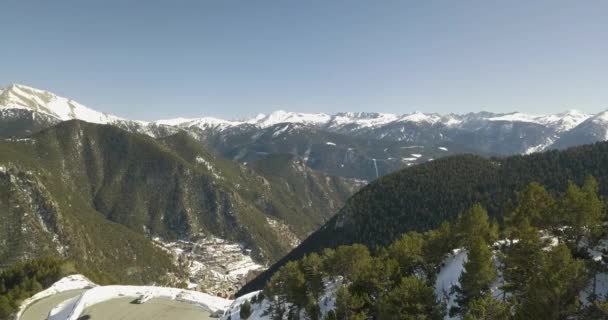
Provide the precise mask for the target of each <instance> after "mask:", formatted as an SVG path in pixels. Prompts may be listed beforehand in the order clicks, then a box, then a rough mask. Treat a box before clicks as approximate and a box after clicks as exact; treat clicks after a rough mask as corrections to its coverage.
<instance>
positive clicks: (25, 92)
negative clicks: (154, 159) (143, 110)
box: [0, 84, 177, 137]
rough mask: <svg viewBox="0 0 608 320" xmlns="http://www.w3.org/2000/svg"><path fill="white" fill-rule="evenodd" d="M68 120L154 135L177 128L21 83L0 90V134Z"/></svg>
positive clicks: (173, 130)
mask: <svg viewBox="0 0 608 320" xmlns="http://www.w3.org/2000/svg"><path fill="white" fill-rule="evenodd" d="M68 120H82V121H86V122H91V123H97V124H109V125H114V126H117V127H120V128H122V129H125V130H128V131H131V132H137V133H143V134H147V135H150V136H153V137H161V136H166V135H169V134H172V133H175V132H177V130H176V128H174V127H172V126H164V125H161V124H156V123H149V122H145V121H134V120H127V119H123V118H120V117H117V116H115V115H111V114H107V113H103V112H99V111H96V110H93V109H90V108H88V107H86V106H84V105H82V104H80V103H78V102H76V101H74V100H72V99H69V98H64V97H61V96H58V95H56V94H54V93H52V92H49V91H44V90H40V89H35V88H32V87H28V86H25V85H21V84H11V85H9V86H8V87H6V88H5V89H2V90H0V136H13V135H15V136H20V135H27V134H31V133H34V132H36V131H40V130H42V129H44V128H47V127H49V126H52V125H55V124H58V123H60V122H63V121H68Z"/></svg>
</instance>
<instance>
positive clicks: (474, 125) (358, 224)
mask: <svg viewBox="0 0 608 320" xmlns="http://www.w3.org/2000/svg"><path fill="white" fill-rule="evenodd" d="M606 114H607V113H599V114H596V115H588V114H585V113H583V112H580V111H567V112H563V113H558V114H553V115H546V116H533V115H527V114H523V113H510V114H496V113H489V112H478V113H469V114H463V115H458V114H448V115H438V114H426V113H420V112H415V113H410V114H405V115H393V114H383V113H337V114H334V115H328V114H323V113H319V114H307V113H294V112H285V111H276V112H273V113H271V114H269V115H258V116H256V117H253V118H251V119H244V120H222V119H217V118H209V117H205V118H197V119H181V118H180V119H170V120H158V121H150V122H146V121H135V120H129V119H123V118H120V117H117V116H114V115H109V114H105V113H102V112H98V111H95V110H93V109H90V108H88V107H86V106H84V105H82V104H80V103H78V102H75V101H73V100H71V99H68V98H63V97H59V96H57V95H55V94H53V93H50V92H47V91H43V90H38V89H34V88H31V87H27V86H23V85H10V86H8V87H6V88H5V89H2V90H0V137H1V138H2V139H1V141H0V151H1V152H0V222H2V223H1V225H0V228H1V231H2V232H0V243H2V244H3V245H2V246H0V261H3V263H6V264H8V263H11V262H14V261H20V260H24V259H29V258H32V257H39V256H45V255H49V254H51V255H61V256H64V257H67V258H70V259H74V260H75V261H76V263H77V264H78V265H79V266H80V267H81V269H85V270H86V269H89V270H91V271H92V272H99V273H105V274H108V275H109V276H110V277H114V278H115V279H117V280H120V281H125V282H139V283H145V282H149V281H152V280H154V281H157V280H158V279H161V278H164V277H166V276H167V275H171V277H172V278H174V280H175V278H178V279H183V278H184V277H185V276H187V274H188V271H187V270H184V269H183V265H182V264H181V262H179V261H178V262H176V261H175V257H173V256H172V255H171V254H170V252H169V253H168V252H167V250H165V249H166V248H163V247H162V246H161V247H159V244H162V243H163V242H171V241H181V240H187V241H190V240H193V239H200V238H201V237H213V239H216V238H217V239H220V240H218V241H227V243H234V244H238V246H237V247H240V248H243V252H244V253H247V254H250V255H251V256H252V257H253V259H254V260H255V261H256V262H257V263H259V264H261V265H269V264H272V263H274V262H277V261H279V260H280V261H279V263H278V264H277V265H276V266H280V265H281V264H282V263H284V262H285V261H288V260H290V259H294V258H298V257H300V256H301V255H303V254H305V253H308V252H312V251H317V250H319V249H321V248H324V247H328V246H335V245H338V244H350V243H354V242H361V243H364V244H366V245H368V246H369V247H374V246H376V245H386V244H387V243H390V242H391V241H393V240H394V239H395V237H396V236H397V235H399V234H400V233H402V232H404V231H408V230H428V229H430V228H433V227H436V226H437V225H438V223H439V222H441V221H442V220H449V219H451V218H453V216H452V215H453V214H455V212H457V211H458V210H461V209H462V206H465V205H470V204H471V203H472V202H474V201H480V202H484V204H486V205H488V206H489V208H488V209H489V211H490V213H491V215H492V216H494V217H500V212H499V211H498V209H496V208H493V207H492V206H491V203H490V202H489V201H487V199H489V198H488V197H498V198H500V199H501V201H502V200H504V201H506V200H508V199H510V198H511V197H512V190H516V189H517V188H516V187H518V188H519V187H521V186H522V184H523V183H527V182H529V181H531V180H541V181H542V182H544V183H545V184H547V185H548V186H549V187H551V186H554V185H557V184H555V183H552V182H555V181H553V180H551V179H560V182H563V181H561V180H563V179H566V178H572V179H577V180H580V179H582V178H581V176H580V175H582V174H593V175H595V176H599V177H600V178H602V177H604V175H605V174H604V171H603V169H602V167H601V165H600V164H598V163H596V160H597V159H600V158H601V157H600V156H599V155H598V154H597V152H599V151H598V150H600V151H602V152H603V150H604V149H602V148H601V147H598V146H595V147H592V148H594V149H592V150H593V152H592V156H593V157H591V156H589V157H587V156H580V154H581V153H585V152H587V151H586V150H588V149H586V148H588V147H581V148H575V149H571V150H568V151H567V152H557V151H555V150H556V149H565V148H568V147H571V146H574V145H579V144H587V143H593V142H597V141H603V140H606V139H607V138H608V136H607V134H606V133H607V132H608V116H607V115H606ZM539 151H545V152H543V153H537V152H539ZM463 153H466V154H469V155H466V156H462V155H459V156H455V155H457V154H463ZM531 153H534V154H533V155H529V156H525V157H522V156H521V155H523V154H531ZM470 154H473V155H470ZM505 155H515V156H513V157H509V158H506V159H503V158H491V159H487V158H488V157H495V156H500V157H502V156H505ZM579 156H580V157H579ZM444 158H445V159H444ZM591 158H593V159H594V160H593V161H591V160H589V159H591ZM535 161H536V162H538V164H537V165H536V166H535V164H534V162H535ZM560 161H561V162H560ZM589 161H591V163H588V162H589ZM562 162H563V163H562ZM404 168H405V170H401V169H404ZM530 168H535V170H536V171H534V172H532V171H530V170H531V169H530ZM524 169H525V170H524ZM552 170H561V171H563V172H565V174H564V175H562V176H560V177H559V178H555V177H554V175H552V174H551V172H552ZM391 173H392V174H391ZM498 181H502V182H500V183H499V182H498ZM366 184H369V185H368V186H367V187H364V186H365V185H366ZM562 185H563V183H562ZM362 187H364V188H363V189H362V190H361V191H358V190H360V189H361V188H362ZM509 190H511V191H509ZM438 194H441V196H438ZM352 195H354V196H353V197H351V196H352ZM349 197H350V199H349ZM347 199H349V200H348V201H347ZM379 199H381V200H379ZM485 202H488V203H485ZM336 212H337V213H338V214H337V215H336V216H334V214H336ZM387 226H388V227H387ZM309 236H310V237H309ZM153 239H154V241H151V240H153ZM193 241H194V242H192V243H197V242H196V241H197V240H193ZM213 241H215V240H213ZM301 241H303V242H302V243H301V244H300V245H299V246H298V247H297V248H296V249H295V251H291V253H290V254H289V255H288V256H287V257H286V258H284V257H285V255H287V254H288V253H289V252H290V250H292V249H293V248H294V246H296V245H298V244H299V243H300V242H301ZM125 244H126V245H125ZM123 247H124V249H122V248H123ZM117 248H121V249H120V250H119V249H117ZM190 256H194V254H191V255H190ZM281 259H282V260H281ZM236 260H238V259H236ZM276 266H275V267H274V268H273V269H271V270H270V271H269V272H267V273H265V274H263V275H262V276H261V277H260V278H258V280H256V281H254V282H252V284H251V285H249V286H248V287H246V288H245V289H243V290H244V291H246V290H249V289H251V288H253V287H259V286H260V285H261V283H263V282H264V281H265V279H267V277H268V275H270V274H271V273H272V270H275V269H276ZM124 270H128V272H124Z"/></svg>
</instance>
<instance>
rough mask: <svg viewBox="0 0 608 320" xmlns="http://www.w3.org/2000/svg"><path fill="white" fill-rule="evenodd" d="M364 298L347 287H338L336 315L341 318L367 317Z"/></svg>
mask: <svg viewBox="0 0 608 320" xmlns="http://www.w3.org/2000/svg"><path fill="white" fill-rule="evenodd" d="M364 305H365V302H364V300H363V299H362V298H361V297H359V296H357V295H355V294H352V293H351V292H350V291H349V290H348V289H347V288H346V287H344V286H343V287H341V288H340V289H338V292H337V294H336V317H337V318H338V319H340V320H351V319H365V317H366V315H367V314H366V313H365V311H364V308H363V307H364Z"/></svg>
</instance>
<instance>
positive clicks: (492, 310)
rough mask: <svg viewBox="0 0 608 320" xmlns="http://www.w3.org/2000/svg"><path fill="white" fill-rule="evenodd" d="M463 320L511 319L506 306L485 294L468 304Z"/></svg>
mask: <svg viewBox="0 0 608 320" xmlns="http://www.w3.org/2000/svg"><path fill="white" fill-rule="evenodd" d="M463 319H464V320H509V319H511V311H510V308H509V305H508V304H506V303H504V302H502V301H499V300H497V299H495V298H494V297H492V295H491V294H486V295H484V296H483V297H481V298H478V299H475V300H473V301H471V302H470V303H469V306H468V311H467V313H466V314H465V315H464V317H463Z"/></svg>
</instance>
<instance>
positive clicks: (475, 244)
mask: <svg viewBox="0 0 608 320" xmlns="http://www.w3.org/2000/svg"><path fill="white" fill-rule="evenodd" d="M495 279H496V270H495V268H494V263H493V262H492V250H491V249H490V248H489V246H488V244H487V243H486V242H485V240H484V239H483V238H482V237H477V238H476V239H475V238H472V240H471V245H470V248H469V249H468V254H467V261H466V262H465V264H464V271H463V272H462V274H461V275H460V278H459V282H460V285H459V286H458V287H457V288H456V292H457V297H456V301H457V302H458V308H455V309H454V310H453V311H452V310H451V313H460V314H461V315H464V314H466V312H467V310H468V305H469V303H470V302H471V301H473V300H476V299H479V298H481V297H483V296H484V295H486V294H487V293H489V291H490V288H491V285H492V282H494V280H495Z"/></svg>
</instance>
